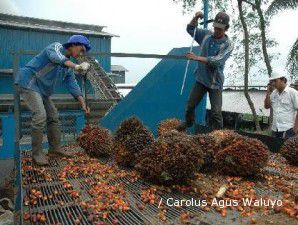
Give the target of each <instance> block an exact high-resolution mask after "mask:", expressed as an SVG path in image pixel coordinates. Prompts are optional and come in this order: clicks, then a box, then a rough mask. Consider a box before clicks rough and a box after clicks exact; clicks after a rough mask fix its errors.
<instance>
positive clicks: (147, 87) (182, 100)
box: [100, 47, 206, 134]
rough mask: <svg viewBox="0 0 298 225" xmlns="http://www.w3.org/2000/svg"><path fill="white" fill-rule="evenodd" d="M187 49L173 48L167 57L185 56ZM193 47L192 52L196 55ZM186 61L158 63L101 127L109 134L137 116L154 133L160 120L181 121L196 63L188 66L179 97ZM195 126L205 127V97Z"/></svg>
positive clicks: (198, 111) (197, 111)
mask: <svg viewBox="0 0 298 225" xmlns="http://www.w3.org/2000/svg"><path fill="white" fill-rule="evenodd" d="M188 51H189V48H174V49H173V50H171V51H170V52H169V54H170V55H185V54H186V53H187V52H188ZM198 51H199V48H198V47H195V48H194V52H196V53H198ZM185 65H186V60H175V59H163V60H161V61H160V62H159V63H158V64H157V65H156V66H155V67H154V68H153V69H152V70H151V71H150V72H149V73H148V74H147V75H146V76H145V77H144V78H143V79H142V80H141V81H140V82H139V83H138V84H137V86H136V87H135V88H134V89H133V90H132V91H131V92H130V93H129V94H128V95H127V96H126V97H125V98H124V99H123V100H122V101H121V102H119V104H118V105H116V106H115V107H114V108H113V109H112V110H111V111H110V112H109V113H108V114H107V115H106V116H105V117H104V118H102V119H101V121H100V124H101V125H102V126H104V127H106V128H108V129H110V130H111V131H113V132H114V131H115V130H116V128H117V127H118V125H119V124H120V123H121V122H122V121H123V120H125V119H126V118H128V117H131V116H136V117H138V118H139V119H140V120H142V121H143V122H144V124H145V125H146V126H147V127H148V128H150V129H151V130H152V132H153V133H154V134H157V127H158V124H159V122H160V121H162V120H164V119H167V118H173V117H175V118H179V119H181V120H183V119H184V111H185V107H186V103H187V99H188V95H189V93H190V90H191V88H192V85H193V84H194V82H195V79H194V76H193V72H194V70H195V68H196V65H197V64H196V62H193V61H192V62H191V63H190V64H189V69H188V74H187V78H186V82H185V89H184V92H183V94H182V95H180V88H181V83H182V80H183V74H184V70H185ZM196 115H197V118H196V123H197V124H205V115H206V97H205V98H204V100H203V101H202V102H201V103H200V105H199V106H198V108H197V110H196Z"/></svg>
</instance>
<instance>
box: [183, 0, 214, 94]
mask: <svg viewBox="0 0 298 225" xmlns="http://www.w3.org/2000/svg"><path fill="white" fill-rule="evenodd" d="M203 3H204V23H203V24H204V28H205V29H206V28H207V26H208V11H209V6H208V0H203ZM196 33H197V27H196V28H195V30H194V34H193V39H192V42H191V45H190V49H189V51H190V52H192V49H193V45H194V41H195V36H196ZM189 62H190V60H187V62H186V67H185V72H184V76H183V81H182V86H181V91H180V95H182V94H183V90H184V86H185V80H186V76H187V72H188V67H189Z"/></svg>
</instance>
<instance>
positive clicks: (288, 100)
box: [270, 86, 298, 132]
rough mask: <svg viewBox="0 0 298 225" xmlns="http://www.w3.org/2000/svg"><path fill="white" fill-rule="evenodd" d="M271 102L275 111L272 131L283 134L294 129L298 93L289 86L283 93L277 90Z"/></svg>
mask: <svg viewBox="0 0 298 225" xmlns="http://www.w3.org/2000/svg"><path fill="white" fill-rule="evenodd" d="M270 100H271V106H272V109H273V123H272V130H273V131H278V132H283V131H287V130H289V129H291V128H293V127H294V124H295V119H296V112H297V110H298V91H296V90H295V89H294V88H291V87H288V86H287V87H286V88H285V89H284V91H283V92H282V93H279V92H278V91H277V90H276V89H275V90H274V91H273V92H272V93H271V95H270Z"/></svg>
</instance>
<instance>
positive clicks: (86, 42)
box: [63, 35, 91, 52]
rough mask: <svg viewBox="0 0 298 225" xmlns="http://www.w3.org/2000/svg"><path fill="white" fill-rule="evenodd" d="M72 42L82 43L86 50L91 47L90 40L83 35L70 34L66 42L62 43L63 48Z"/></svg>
mask: <svg viewBox="0 0 298 225" xmlns="http://www.w3.org/2000/svg"><path fill="white" fill-rule="evenodd" d="M72 44H82V45H84V46H85V48H86V51H87V52H88V51H89V50H90V49H91V45H90V41H89V40H88V38H86V37H85V36H84V35H72V36H71V37H70V38H69V39H68V41H67V42H66V43H64V44H63V47H64V48H68V47H69V46H71V45H72Z"/></svg>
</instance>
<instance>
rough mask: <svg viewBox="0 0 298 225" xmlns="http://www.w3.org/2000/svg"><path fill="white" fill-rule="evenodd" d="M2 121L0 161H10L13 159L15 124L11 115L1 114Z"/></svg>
mask: <svg viewBox="0 0 298 225" xmlns="http://www.w3.org/2000/svg"><path fill="white" fill-rule="evenodd" d="M0 119H1V121H2V140H3V145H2V146H0V159H11V158H13V157H14V149H15V147H14V137H15V136H14V133H15V123H14V116H13V113H2V114H1V115H0Z"/></svg>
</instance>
